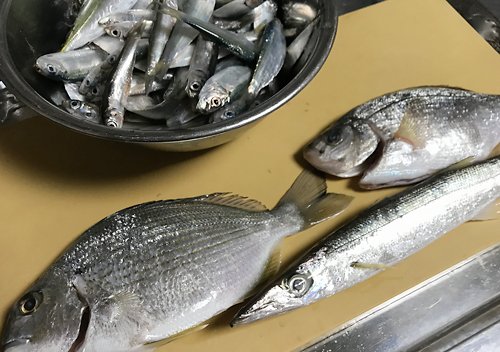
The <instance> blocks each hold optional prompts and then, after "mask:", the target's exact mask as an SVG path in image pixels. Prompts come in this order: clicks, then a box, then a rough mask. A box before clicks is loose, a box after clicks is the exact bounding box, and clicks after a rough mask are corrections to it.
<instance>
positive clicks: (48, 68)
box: [35, 48, 108, 82]
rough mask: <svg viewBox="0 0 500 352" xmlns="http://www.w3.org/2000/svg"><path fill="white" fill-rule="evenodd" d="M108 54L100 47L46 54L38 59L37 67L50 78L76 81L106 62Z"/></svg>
mask: <svg viewBox="0 0 500 352" xmlns="http://www.w3.org/2000/svg"><path fill="white" fill-rule="evenodd" d="M107 56H108V54H107V53H106V52H105V51H104V50H102V49H100V48H83V49H80V50H73V51H70V52H59V53H52V54H46V55H43V56H40V57H39V58H38V59H37V60H36V63H35V69H36V70H37V71H38V72H39V73H41V74H42V75H44V76H45V77H48V78H50V79H53V80H58V81H69V82H74V81H79V80H82V79H83V78H85V76H86V75H87V74H88V73H89V72H90V70H91V69H92V68H93V67H95V66H98V65H100V64H101V63H102V62H104V60H106V57H107Z"/></svg>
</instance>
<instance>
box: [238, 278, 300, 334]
mask: <svg viewBox="0 0 500 352" xmlns="http://www.w3.org/2000/svg"><path fill="white" fill-rule="evenodd" d="M263 292H265V293H264V294H263V295H260V294H259V295H257V296H256V297H255V298H253V299H252V300H250V302H248V303H247V304H246V305H245V306H244V307H243V308H241V309H240V311H239V312H238V313H237V314H236V315H235V316H234V318H233V320H232V321H231V326H232V327H234V326H239V325H246V324H250V323H253V322H256V321H259V320H263V319H267V318H272V317H275V316H278V315H281V314H283V313H286V312H289V311H292V310H295V309H297V308H300V307H302V306H304V302H303V301H302V299H301V298H297V297H295V296H294V295H292V294H291V293H290V292H289V291H288V290H287V289H285V288H283V287H281V285H275V286H274V287H272V288H270V289H267V290H265V291H263Z"/></svg>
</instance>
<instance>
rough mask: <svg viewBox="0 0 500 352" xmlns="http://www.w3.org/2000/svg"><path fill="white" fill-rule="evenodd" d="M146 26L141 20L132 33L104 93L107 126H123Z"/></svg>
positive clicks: (104, 111) (103, 108) (103, 107)
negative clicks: (137, 54) (137, 51)
mask: <svg viewBox="0 0 500 352" xmlns="http://www.w3.org/2000/svg"><path fill="white" fill-rule="evenodd" d="M145 26H146V22H145V21H143V22H141V23H140V25H138V26H137V27H136V28H135V29H134V30H133V31H132V33H131V34H130V36H129V38H128V40H127V43H126V44H125V47H124V48H123V51H122V53H121V55H120V58H119V59H118V63H117V64H116V66H115V68H114V71H113V73H112V75H111V77H110V78H111V80H110V82H109V83H108V84H107V86H106V87H107V89H106V91H105V92H104V93H103V94H104V97H105V99H103V106H102V110H103V114H104V123H105V124H106V126H109V127H117V128H121V127H122V126H123V119H124V115H125V102H126V101H127V97H128V95H129V94H130V84H131V82H132V72H133V70H134V62H135V58H136V49H137V47H138V45H139V41H140V40H141V34H142V32H143V31H144V28H145Z"/></svg>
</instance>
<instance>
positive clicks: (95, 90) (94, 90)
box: [92, 87, 99, 95]
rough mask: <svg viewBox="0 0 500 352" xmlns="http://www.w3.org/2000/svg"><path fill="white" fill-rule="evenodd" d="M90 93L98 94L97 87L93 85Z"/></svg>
mask: <svg viewBox="0 0 500 352" xmlns="http://www.w3.org/2000/svg"><path fill="white" fill-rule="evenodd" d="M92 94H94V95H97V94H99V88H98V87H95V88H94V89H92Z"/></svg>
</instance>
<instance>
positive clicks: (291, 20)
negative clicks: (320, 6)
mask: <svg viewBox="0 0 500 352" xmlns="http://www.w3.org/2000/svg"><path fill="white" fill-rule="evenodd" d="M281 11H282V20H283V24H284V26H285V27H287V28H290V27H292V28H293V27H299V28H305V27H306V26H307V25H308V24H309V23H311V22H312V21H313V20H314V19H315V18H316V17H317V16H318V11H317V10H316V9H315V8H314V7H312V6H311V4H309V3H301V2H297V1H285V2H284V3H282V5H281Z"/></svg>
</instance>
